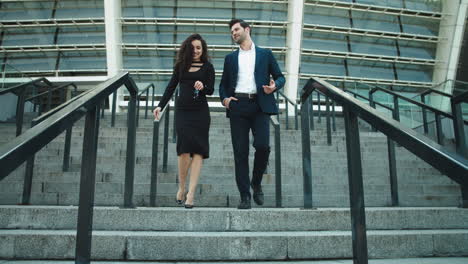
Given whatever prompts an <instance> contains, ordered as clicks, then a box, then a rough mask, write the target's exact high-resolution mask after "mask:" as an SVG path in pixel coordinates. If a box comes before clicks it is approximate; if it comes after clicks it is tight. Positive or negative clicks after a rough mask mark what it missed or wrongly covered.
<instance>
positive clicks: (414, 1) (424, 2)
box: [405, 0, 442, 12]
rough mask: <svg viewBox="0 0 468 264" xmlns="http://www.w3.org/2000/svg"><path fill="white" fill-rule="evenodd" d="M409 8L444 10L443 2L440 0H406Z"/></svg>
mask: <svg viewBox="0 0 468 264" xmlns="http://www.w3.org/2000/svg"><path fill="white" fill-rule="evenodd" d="M405 4H406V8H407V9H414V10H422V11H434V12H440V11H441V10H442V6H441V5H442V3H441V1H440V0H405Z"/></svg>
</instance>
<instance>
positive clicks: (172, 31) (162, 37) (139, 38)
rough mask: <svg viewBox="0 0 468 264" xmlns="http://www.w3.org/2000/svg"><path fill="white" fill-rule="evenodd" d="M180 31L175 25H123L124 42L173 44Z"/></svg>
mask: <svg viewBox="0 0 468 264" xmlns="http://www.w3.org/2000/svg"><path fill="white" fill-rule="evenodd" d="M176 32H177V34H178V32H179V31H177V30H176V27H175V26H159V25H141V26H136V25H125V26H123V33H122V34H123V36H122V39H123V42H124V43H141V44H152V43H159V44H172V43H173V42H174V37H176V36H177V34H176Z"/></svg>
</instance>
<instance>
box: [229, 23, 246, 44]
mask: <svg viewBox="0 0 468 264" xmlns="http://www.w3.org/2000/svg"><path fill="white" fill-rule="evenodd" d="M248 32H249V28H243V27H242V26H241V25H240V23H236V24H234V25H232V27H231V37H232V39H233V40H234V42H236V43H237V44H241V43H242V42H244V40H245V39H246V38H247V34H248Z"/></svg>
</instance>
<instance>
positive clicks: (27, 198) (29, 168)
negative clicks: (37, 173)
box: [21, 121, 37, 205]
mask: <svg viewBox="0 0 468 264" xmlns="http://www.w3.org/2000/svg"><path fill="white" fill-rule="evenodd" d="M36 124H37V123H36V122H35V121H32V122H31V127H33V126H35V125H36ZM35 157H36V154H33V155H31V157H29V158H28V160H27V161H26V170H25V174H24V184H23V197H22V200H21V204H22V205H28V204H30V203H31V189H32V179H33V174H34V159H35Z"/></svg>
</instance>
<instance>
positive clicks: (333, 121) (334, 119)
mask: <svg viewBox="0 0 468 264" xmlns="http://www.w3.org/2000/svg"><path fill="white" fill-rule="evenodd" d="M332 128H333V131H334V132H336V111H335V102H333V104H332Z"/></svg>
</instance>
